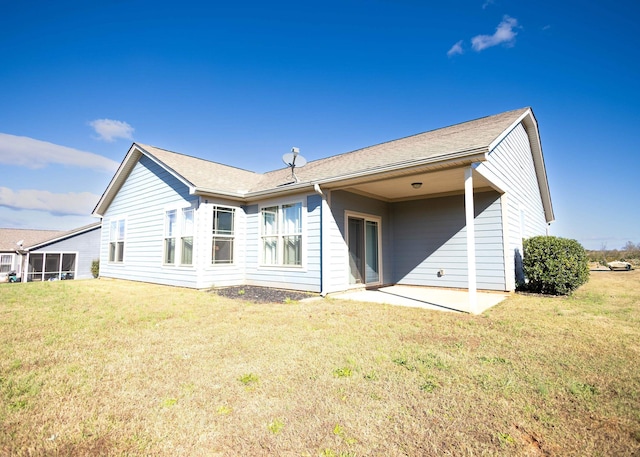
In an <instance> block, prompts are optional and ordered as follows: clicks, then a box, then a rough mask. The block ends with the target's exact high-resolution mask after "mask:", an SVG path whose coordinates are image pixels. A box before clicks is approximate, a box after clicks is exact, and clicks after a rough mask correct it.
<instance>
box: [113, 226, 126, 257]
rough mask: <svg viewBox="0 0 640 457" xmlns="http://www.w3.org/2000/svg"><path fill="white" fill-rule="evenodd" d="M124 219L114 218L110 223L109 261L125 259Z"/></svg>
mask: <svg viewBox="0 0 640 457" xmlns="http://www.w3.org/2000/svg"><path fill="white" fill-rule="evenodd" d="M124 228H125V226H124V219H116V220H112V221H111V224H110V225H109V262H116V263H122V262H123V260H124Z"/></svg>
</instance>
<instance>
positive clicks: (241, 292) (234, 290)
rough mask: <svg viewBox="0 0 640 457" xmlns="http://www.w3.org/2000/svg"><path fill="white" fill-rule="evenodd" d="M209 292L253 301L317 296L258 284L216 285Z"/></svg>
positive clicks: (280, 300)
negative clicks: (216, 286)
mask: <svg viewBox="0 0 640 457" xmlns="http://www.w3.org/2000/svg"><path fill="white" fill-rule="evenodd" d="M211 292H212V293H214V294H218V295H220V296H221V297H225V298H232V299H236V300H244V301H249V302H253V303H285V302H287V301H298V300H302V299H305V298H311V297H317V294H312V293H309V292H301V291H298V290H285V289H275V288H273V287H260V286H232V287H218V288H215V289H211Z"/></svg>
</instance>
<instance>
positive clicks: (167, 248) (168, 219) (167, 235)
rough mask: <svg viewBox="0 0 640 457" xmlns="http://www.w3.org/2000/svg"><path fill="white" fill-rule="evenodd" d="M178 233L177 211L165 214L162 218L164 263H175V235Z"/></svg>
mask: <svg viewBox="0 0 640 457" xmlns="http://www.w3.org/2000/svg"><path fill="white" fill-rule="evenodd" d="M177 232H178V210H176V209H172V210H169V211H167V212H166V214H165V218H164V263H165V264H168V265H173V264H174V263H176V234H177Z"/></svg>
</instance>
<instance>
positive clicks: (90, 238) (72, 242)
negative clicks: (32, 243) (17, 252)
mask: <svg viewBox="0 0 640 457" xmlns="http://www.w3.org/2000/svg"><path fill="white" fill-rule="evenodd" d="M29 252H30V253H43V252H45V253H46V252H54V253H75V254H76V272H77V273H76V276H75V279H89V278H93V275H92V273H91V263H92V262H93V261H94V260H97V259H98V258H99V257H100V227H99V226H98V227H96V228H94V229H91V230H89V231H87V232H84V233H80V234H77V235H73V236H70V237H69V238H65V239H63V240H60V241H56V242H53V243H50V244H47V245H45V246H42V247H39V248H37V249H33V250H31V251H29Z"/></svg>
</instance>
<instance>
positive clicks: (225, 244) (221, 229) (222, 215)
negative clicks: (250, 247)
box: [211, 206, 235, 264]
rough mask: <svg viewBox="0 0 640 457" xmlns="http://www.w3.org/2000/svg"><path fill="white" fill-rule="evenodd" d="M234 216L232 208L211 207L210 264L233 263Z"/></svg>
mask: <svg viewBox="0 0 640 457" xmlns="http://www.w3.org/2000/svg"><path fill="white" fill-rule="evenodd" d="M234 216H235V209H233V208H225V207H223V206H214V207H213V226H212V238H213V239H212V249H211V263H212V264H224V263H233V242H234V239H235V224H234Z"/></svg>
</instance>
